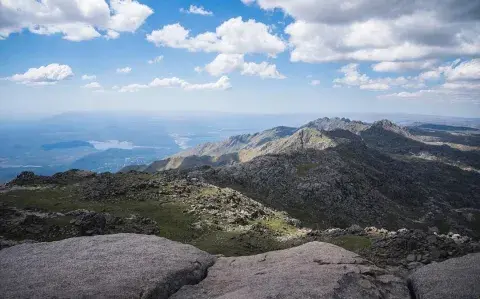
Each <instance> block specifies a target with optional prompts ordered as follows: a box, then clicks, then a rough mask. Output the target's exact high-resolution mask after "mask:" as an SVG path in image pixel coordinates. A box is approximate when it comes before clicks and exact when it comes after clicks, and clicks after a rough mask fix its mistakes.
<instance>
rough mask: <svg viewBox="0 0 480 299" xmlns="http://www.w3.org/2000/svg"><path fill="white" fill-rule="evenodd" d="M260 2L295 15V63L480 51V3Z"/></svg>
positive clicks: (415, 0)
mask: <svg viewBox="0 0 480 299" xmlns="http://www.w3.org/2000/svg"><path fill="white" fill-rule="evenodd" d="M246 2H248V3H247V4H250V3H252V2H254V1H246ZM255 2H256V4H257V5H258V6H260V7H261V8H262V9H265V10H276V9H277V10H282V11H283V12H284V13H286V14H288V15H290V16H292V17H293V18H294V20H295V21H294V22H293V23H291V24H290V25H288V26H287V27H286V28H285V33H286V34H288V36H289V44H290V45H291V46H292V52H291V60H292V61H303V62H309V63H316V62H324V61H344V60H356V61H413V60H419V59H429V58H432V57H439V56H445V57H448V56H451V55H459V56H475V55H478V54H479V53H480V17H479V16H480V14H479V13H478V12H479V11H480V2H479V1H470V0H399V1H384V0H355V1H351V0H339V1H338V0H298V1H289V0H256V1H255ZM381 68H382V66H380V69H381Z"/></svg>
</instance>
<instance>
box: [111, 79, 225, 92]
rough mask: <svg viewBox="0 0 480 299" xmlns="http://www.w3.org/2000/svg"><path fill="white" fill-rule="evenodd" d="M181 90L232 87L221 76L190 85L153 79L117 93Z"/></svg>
mask: <svg viewBox="0 0 480 299" xmlns="http://www.w3.org/2000/svg"><path fill="white" fill-rule="evenodd" d="M159 87H163V88H182V89H184V90H227V89H230V88H231V87H232V85H231V83H230V78H228V77H227V76H222V77H221V78H219V79H218V80H217V81H216V82H210V83H201V84H198V83H197V84H192V83H189V82H187V81H185V80H183V79H180V78H177V77H172V78H155V79H153V80H152V82H150V83H149V84H130V85H126V86H122V87H120V88H119V89H118V90H119V92H137V91H140V90H142V89H148V88H159Z"/></svg>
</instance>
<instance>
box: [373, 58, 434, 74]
mask: <svg viewBox="0 0 480 299" xmlns="http://www.w3.org/2000/svg"><path fill="white" fill-rule="evenodd" d="M436 63H437V61H436V60H424V61H423V60H421V61H383V62H380V63H377V64H374V65H372V69H373V70H374V71H376V72H391V73H400V72H405V71H411V70H425V69H430V68H432V67H434V66H435V64H436Z"/></svg>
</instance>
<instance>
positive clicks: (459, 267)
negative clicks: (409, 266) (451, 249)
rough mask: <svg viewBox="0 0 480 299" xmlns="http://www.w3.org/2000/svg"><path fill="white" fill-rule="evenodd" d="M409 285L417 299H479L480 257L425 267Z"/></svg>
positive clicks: (479, 255)
mask: <svg viewBox="0 0 480 299" xmlns="http://www.w3.org/2000/svg"><path fill="white" fill-rule="evenodd" d="M409 282H410V285H411V288H412V291H413V292H414V293H415V297H416V298H417V299H427V298H428V299H445V298H456V299H477V298H480V253H473V254H468V255H465V256H463V257H459V258H453V259H449V260H447V261H444V262H441V263H432V264H430V265H427V266H424V267H422V268H420V269H418V270H417V271H415V272H414V273H413V274H412V275H411V277H410V279H409Z"/></svg>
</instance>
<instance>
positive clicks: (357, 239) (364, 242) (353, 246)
mask: <svg viewBox="0 0 480 299" xmlns="http://www.w3.org/2000/svg"><path fill="white" fill-rule="evenodd" d="M329 242H330V243H332V244H335V245H337V246H340V247H342V248H345V249H347V250H350V251H353V252H359V251H361V250H363V249H368V248H370V247H371V246H372V241H371V240H370V239H369V238H367V237H363V236H353V235H346V236H340V237H335V238H332V239H331V240H329Z"/></svg>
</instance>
